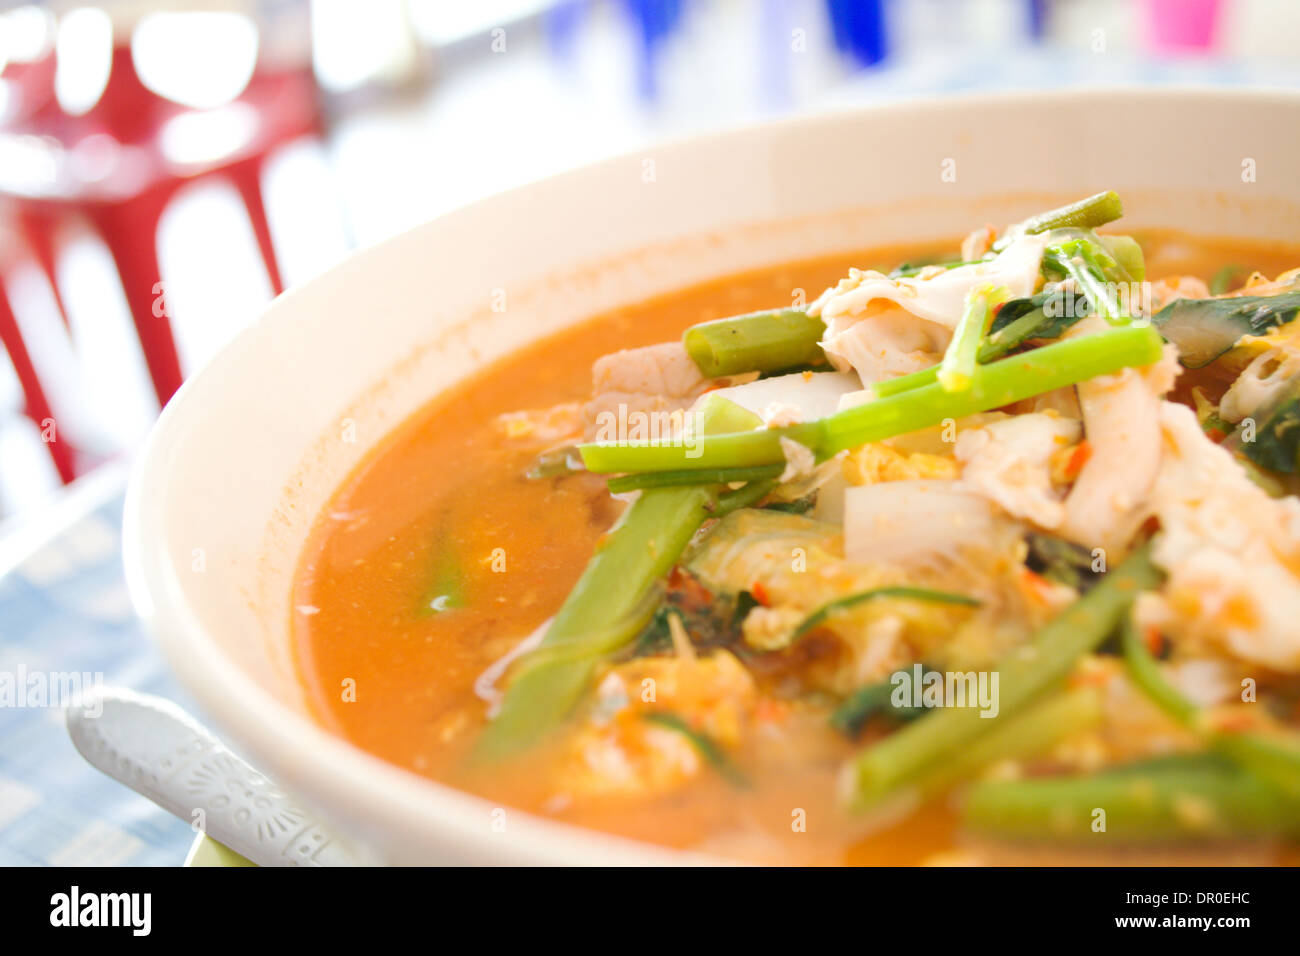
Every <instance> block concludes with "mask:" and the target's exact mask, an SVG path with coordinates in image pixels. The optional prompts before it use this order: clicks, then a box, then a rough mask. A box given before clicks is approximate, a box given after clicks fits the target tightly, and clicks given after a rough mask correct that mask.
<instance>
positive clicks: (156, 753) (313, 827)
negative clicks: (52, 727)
mask: <svg viewBox="0 0 1300 956" xmlns="http://www.w3.org/2000/svg"><path fill="white" fill-rule="evenodd" d="M67 726H68V735H69V736H70V737H71V738H72V743H73V745H74V746H76V748H77V750H78V751H80V752H81V755H82V756H83V757H85V758H86V760H88V761H89V762H90V764H91V765H92V766H94V767H95V768H96V769H98V770H101V771H103V772H104V773H106V774H108V775H109V776H110V777H112V778H113V779H115V780H117V781H119V782H121V783H124V784H126V785H127V786H128V787H130V788H131V789H132V790H134V791H135V792H136V793H139V794H141V795H142V796H145V797H148V798H149V799H150V800H152V801H153V802H154V803H156V804H158V806H160V807H162V808H163V809H164V810H166V811H168V812H169V813H172V814H174V815H175V816H177V817H180V818H181V819H182V820H184V821H185V822H186V823H189V824H190V825H191V826H192V827H193V828H194V830H195V832H202V833H206V834H208V835H209V836H210V837H212V839H214V840H217V841H218V842H220V843H224V844H225V845H226V846H227V847H229V848H230V849H232V850H234V851H235V852H236V853H239V854H240V855H242V856H245V857H247V858H248V859H249V860H252V861H253V862H254V863H257V864H259V865H261V866H347V865H349V864H350V863H351V862H352V861H351V860H350V859H349V858H348V856H347V854H346V853H345V852H344V850H343V848H342V847H341V846H340V845H339V843H338V841H337V840H335V839H334V837H333V836H332V835H331V834H330V833H329V832H328V831H327V830H326V829H325V828H324V827H323V826H321V824H320V823H318V822H317V821H316V820H315V819H314V818H313V817H312V816H311V815H310V814H308V813H307V812H306V811H305V810H303V809H302V808H301V807H299V806H298V805H297V804H296V803H294V802H293V801H292V800H290V799H289V797H288V796H286V795H285V794H284V793H283V792H282V791H281V790H280V789H279V788H277V787H276V786H275V785H274V784H273V783H272V782H271V781H270V780H268V779H267V778H266V777H265V776H263V775H262V774H260V773H258V772H257V771H256V770H254V769H253V768H252V767H251V766H249V765H248V764H247V763H246V762H245V761H244V760H242V759H241V758H239V757H237V756H235V755H234V754H233V753H231V752H230V751H229V750H228V749H226V747H225V745H223V744H222V743H221V741H219V740H217V738H216V737H214V736H213V735H212V733H211V732H210V731H209V730H208V729H207V728H205V727H204V726H203V725H202V724H200V723H199V722H198V721H196V720H195V719H194V718H193V717H191V716H190V715H189V714H187V713H186V712H185V711H183V710H182V709H181V708H180V707H178V706H176V705H175V704H173V703H172V702H171V701H168V700H164V699H162V698H161V697H152V696H149V695H147V694H137V693H135V692H134V691H130V690H126V689H124V688H117V687H97V688H94V689H93V690H90V691H88V692H87V693H85V694H84V695H83V696H82V698H81V699H80V700H78V701H76V702H75V703H73V704H72V705H71V706H69V707H68V709H67Z"/></svg>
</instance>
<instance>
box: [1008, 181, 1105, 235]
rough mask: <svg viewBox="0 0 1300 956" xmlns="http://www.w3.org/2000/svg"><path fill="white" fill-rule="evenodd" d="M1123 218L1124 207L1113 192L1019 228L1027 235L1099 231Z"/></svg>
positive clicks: (1102, 194)
mask: <svg viewBox="0 0 1300 956" xmlns="http://www.w3.org/2000/svg"><path fill="white" fill-rule="evenodd" d="M1122 215H1124V204H1123V203H1122V202H1121V201H1120V198H1119V195H1118V194H1116V192H1115V191H1114V190H1113V189H1108V190H1107V191H1106V192H1104V193H1097V194H1096V195H1093V196H1089V197H1088V198H1087V199H1080V200H1079V201H1078V202H1074V203H1070V204H1069V205H1067V206H1061V207H1060V208H1058V209H1052V210H1049V211H1048V212H1044V213H1039V214H1038V215H1037V216H1031V217H1030V218H1029V219H1026V220H1025V221H1024V222H1022V223H1021V224H1020V229H1021V231H1022V232H1024V233H1025V234H1026V235H1030V236H1032V235H1035V234H1037V233H1040V232H1050V231H1052V230H1053V229H1096V228H1097V227H1098V226H1104V225H1106V223H1108V222H1114V221H1115V220H1116V219H1118V218H1120V217H1121V216H1122Z"/></svg>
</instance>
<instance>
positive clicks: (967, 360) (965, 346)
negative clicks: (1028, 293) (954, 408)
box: [935, 286, 1007, 392]
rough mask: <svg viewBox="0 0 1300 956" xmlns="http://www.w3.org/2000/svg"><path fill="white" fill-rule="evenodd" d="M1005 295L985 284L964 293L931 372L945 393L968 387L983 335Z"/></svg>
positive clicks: (1001, 290)
mask: <svg viewBox="0 0 1300 956" xmlns="http://www.w3.org/2000/svg"><path fill="white" fill-rule="evenodd" d="M1006 298H1007V291H1006V289H1003V288H1000V287H999V288H996V289H994V288H990V287H987V286H985V287H981V288H977V289H973V290H971V292H970V293H969V294H968V295H967V296H966V304H965V307H964V308H963V310H962V315H961V318H960V319H959V320H958V321H957V327H956V329H954V330H953V334H952V341H951V342H949V344H948V348H947V350H946V351H945V352H944V355H943V361H942V362H940V363H939V371H938V372H936V373H935V377H936V379H937V380H938V382H939V385H940V387H942V388H943V390H944V391H945V392H964V391H967V390H968V389H969V388H970V387H971V383H972V382H973V381H974V380H975V371H976V367H977V366H978V364H979V361H978V359H979V353H980V351H981V348H982V346H983V344H984V337H985V336H986V335H987V334H988V330H989V326H990V325H992V324H993V314H994V311H995V310H996V309H997V307H998V306H999V305H1001V304H1002V303H1003V302H1005V301H1006Z"/></svg>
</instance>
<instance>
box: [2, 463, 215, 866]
mask: <svg viewBox="0 0 1300 956" xmlns="http://www.w3.org/2000/svg"><path fill="white" fill-rule="evenodd" d="M121 487H122V482H121V476H120V472H119V473H117V474H116V475H113V476H106V480H100V481H99V482H98V483H97V485H96V486H93V487H91V488H89V489H87V490H88V491H89V492H90V493H91V494H92V495H93V497H94V498H95V499H97V500H92V501H90V502H89V503H88V505H89V507H88V508H84V510H83V509H78V510H82V511H83V513H80V514H78V515H76V516H75V520H73V521H72V522H71V523H69V524H67V526H66V527H64V528H62V529H61V530H59V531H57V532H55V533H54V535H53V536H52V537H47V538H46V539H45V540H44V541H42V542H40V543H39V545H38V546H37V547H35V549H34V550H31V551H30V553H29V554H28V555H27V556H26V557H25V558H22V559H21V560H20V561H19V563H18V564H17V566H16V567H14V568H13V569H12V570H11V571H10V572H9V573H8V574H6V575H5V576H4V577H3V578H0V674H5V673H7V674H12V675H18V674H20V673H25V674H37V675H38V679H40V678H43V677H44V676H45V675H49V674H70V673H75V674H88V675H92V679H102V681H103V682H104V683H106V684H121V685H125V686H128V687H132V688H135V689H136V690H141V691H144V692H146V693H151V694H158V695H160V696H163V697H168V698H171V699H172V700H176V701H178V702H180V703H181V705H182V706H189V705H188V702H187V700H186V697H185V695H184V694H183V693H182V692H181V690H180V688H179V687H178V686H177V684H176V683H175V681H174V680H173V679H172V678H171V676H170V674H169V673H168V672H167V669H166V665H165V664H164V663H163V660H162V657H161V655H160V654H159V653H158V651H157V648H156V647H155V646H154V645H153V644H152V643H151V642H150V640H149V639H148V638H147V637H146V636H145V635H144V633H143V631H142V630H141V628H140V624H139V622H138V621H137V620H136V618H135V614H134V613H133V611H132V609H131V603H130V601H129V599H128V598H127V592H126V583H125V582H124V580H123V577H122V561H121V556H120V551H121V534H120V528H121V522H122V493H121ZM68 506H69V507H73V508H77V503H76V502H75V501H70V502H69V503H68ZM16 702H17V703H21V704H23V706H0V865H3V866H14V865H20V866H22V865H66V864H84V865H116V864H132V865H161V864H169V865H170V864H176V863H179V862H181V861H182V860H183V859H184V857H185V851H186V849H187V847H188V846H189V844H190V843H191V841H192V840H193V838H194V834H193V832H192V831H191V830H190V827H189V825H188V824H186V823H185V822H184V821H182V820H178V819H176V818H175V817H173V816H171V815H170V814H167V813H165V812H163V811H162V810H160V809H159V808H158V807H156V806H154V805H153V804H152V803H150V802H149V801H147V800H145V799H144V798H143V797H140V796H138V795H137V794H135V793H134V792H133V791H131V790H128V789H127V788H125V787H123V786H121V785H120V784H118V783H116V782H114V781H113V780H111V779H109V778H108V777H106V776H104V775H102V774H100V773H99V772H98V771H95V770H93V769H91V767H90V766H89V765H88V764H86V763H85V762H84V761H83V760H82V759H81V757H80V755H79V754H78V753H77V752H76V750H75V749H73V746H72V743H71V741H70V740H69V739H68V735H67V733H66V732H65V730H64V726H63V711H62V709H61V708H60V707H58V706H44V707H41V706H28V705H30V704H33V703H36V704H39V703H41V701H40V699H39V698H37V697H33V696H30V695H29V696H27V697H26V698H21V697H20V698H18V700H17V701H16Z"/></svg>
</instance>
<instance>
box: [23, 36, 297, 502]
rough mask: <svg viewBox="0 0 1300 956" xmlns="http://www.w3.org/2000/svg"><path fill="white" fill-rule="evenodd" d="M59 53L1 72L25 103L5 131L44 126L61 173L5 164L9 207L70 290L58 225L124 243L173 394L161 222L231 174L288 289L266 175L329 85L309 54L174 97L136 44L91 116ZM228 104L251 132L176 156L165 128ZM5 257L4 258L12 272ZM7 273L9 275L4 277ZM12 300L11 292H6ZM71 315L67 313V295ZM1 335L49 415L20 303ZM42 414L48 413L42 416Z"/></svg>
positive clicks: (119, 57) (175, 369)
mask: <svg viewBox="0 0 1300 956" xmlns="http://www.w3.org/2000/svg"><path fill="white" fill-rule="evenodd" d="M54 65H55V64H54V54H53V53H50V54H49V55H48V56H47V57H45V58H44V59H42V60H41V61H38V62H35V63H31V64H19V65H11V66H10V67H9V68H8V69H6V71H5V72H4V73H3V74H0V81H4V82H7V83H10V84H11V90H13V93H12V94H11V96H10V97H9V100H10V102H15V101H16V104H17V106H16V109H15V110H13V112H12V113H11V115H10V116H9V117H8V118H7V120H6V122H5V123H4V124H3V125H0V137H33V138H29V139H25V140H22V142H24V143H27V144H43V146H42V148H44V149H46V150H48V157H49V163H48V164H47V168H50V169H54V170H55V171H56V172H55V175H54V176H53V177H52V178H49V177H40V176H28V178H26V179H22V178H20V174H19V173H17V172H15V171H14V170H6V169H4V168H0V209H3V210H5V211H7V213H8V215H7V217H6V218H7V219H8V220H9V222H7V223H4V224H3V225H0V228H5V227H7V228H12V229H13V230H14V231H15V232H16V233H17V235H18V236H19V238H20V240H21V241H20V246H22V247H25V249H26V250H27V252H28V254H29V255H30V257H31V259H32V261H34V263H35V264H36V265H37V266H38V267H39V268H40V269H41V270H42V271H43V272H44V273H45V275H46V277H47V279H48V280H49V283H50V286H51V288H53V289H54V290H55V295H56V300H57V297H58V283H57V281H56V279H55V270H54V263H55V257H56V235H57V233H58V231H59V230H60V229H61V228H62V227H63V225H64V224H65V223H66V222H68V221H70V220H72V219H74V218H80V219H83V220H85V221H88V222H89V223H90V224H91V225H92V226H93V227H94V229H95V230H96V231H97V232H98V233H99V235H100V236H101V238H102V239H103V241H104V243H105V245H106V246H107V247H108V249H109V251H110V253H111V254H112V257H113V260H114V263H115V264H116V267H117V270H118V273H119V276H120V278H121V282H122V288H123V290H124V292H125V295H126V300H127V305H128V307H129V309H130V312H131V316H132V319H133V321H134V324H135V328H136V332H137V335H138V336H139V339H140V345H141V348H142V351H143V353H144V358H145V362H146V365H147V367H148V370H149V375H150V378H151V380H152V383H153V387H154V391H155V393H156V394H157V396H158V401H159V403H160V404H165V403H166V402H167V400H168V399H169V398H170V397H171V396H172V394H173V393H174V392H175V391H176V389H177V388H179V387H180V384H181V379H182V373H181V367H180V359H179V356H178V354H177V351H176V344H175V341H174V339H173V336H172V330H171V326H170V323H169V321H168V318H167V316H166V314H165V310H163V309H159V308H157V307H156V304H157V303H158V302H159V293H160V289H161V286H160V283H161V281H162V279H161V275H160V270H159V265H158V252H157V231H158V223H159V220H160V219H161V217H162V214H163V211H164V209H165V208H166V207H167V205H168V203H169V202H170V201H171V200H172V198H173V197H174V196H175V194H176V193H177V191H178V190H180V189H181V188H182V187H184V186H185V185H187V184H189V183H192V182H194V181H196V180H199V179H201V178H204V177H211V176H219V177H222V178H224V179H226V180H228V181H229V182H230V183H231V184H232V185H233V186H234V188H235V189H236V190H237V191H238V193H239V195H240V197H241V198H242V200H243V203H244V205H245V207H246V208H247V211H248V216H249V219H250V220H251V222H252V226H253V233H254V235H255V237H256V239H257V244H258V248H259V251H260V253H261V257H262V261H263V263H264V264H265V267H266V271H267V274H268V277H269V278H270V284H271V288H272V289H273V291H274V292H275V293H277V294H278V293H279V292H281V291H283V282H282V280H281V277H280V269H279V266H278V264H277V262H276V257H275V249H274V246H273V244H272V241H271V232H270V228H269V225H268V223H267V218H266V208H265V205H264V202H263V197H262V188H261V175H262V170H263V167H264V166H265V164H266V161H267V159H268V157H269V156H270V155H271V153H272V152H274V151H275V150H276V149H277V148H278V147H280V146H282V145H285V144H287V143H289V142H291V141H294V140H297V139H300V138H302V137H307V136H319V135H321V133H322V123H321V112H320V109H319V104H318V101H317V89H316V84H315V80H314V77H313V76H312V74H311V69H310V66H309V65H304V66H302V67H301V68H296V69H263V68H259V69H257V70H255V71H254V74H253V77H252V79H251V80H250V81H249V83H248V85H247V86H246V87H245V89H244V90H243V92H242V93H240V95H239V96H238V97H237V98H236V99H234V100H233V101H232V102H231V103H228V104H226V105H224V106H220V107H216V108H214V109H212V110H194V109H191V108H189V107H186V106H182V105H180V104H177V103H174V102H172V101H170V100H167V99H164V98H162V97H160V96H158V95H157V94H155V93H153V92H152V91H150V90H149V89H147V88H146V87H145V86H144V84H143V83H142V82H141V80H140V78H139V76H138V74H137V72H136V69H135V64H134V63H133V60H132V54H131V49H130V46H129V44H125V43H123V44H119V45H118V46H116V47H115V49H114V50H113V53H112V61H111V71H110V73H109V78H108V82H107V84H106V86H105V88H104V90H103V93H102V95H101V96H100V98H99V100H98V101H97V102H96V103H95V105H94V106H93V107H92V108H91V109H90V110H89V111H88V112H87V113H85V114H83V115H81V116H70V115H68V114H67V113H65V112H64V111H63V110H62V109H61V107H60V106H59V104H58V101H57V99H56V98H55V95H54ZM221 111H228V112H229V111H238V112H239V113H240V114H242V116H243V118H244V119H246V120H249V122H248V123H246V124H245V128H246V129H247V135H246V136H245V137H243V139H242V140H241V141H239V142H231V143H230V144H229V148H227V149H226V150H225V151H223V152H221V153H220V154H219V155H217V156H215V157H214V158H209V159H206V160H204V161H203V162H197V163H190V162H185V161H183V160H182V159H180V158H178V157H176V156H174V155H168V153H167V150H166V147H165V138H164V131H165V130H167V128H168V124H169V123H171V122H173V121H175V120H177V119H178V118H182V117H185V118H191V119H192V118H194V117H196V116H197V117H198V118H200V119H201V118H203V117H205V116H206V117H208V118H218V117H217V116H216V114H218V113H220V112H221ZM79 157H80V158H82V159H85V158H87V157H93V163H91V164H90V165H91V166H92V167H93V168H94V169H95V175H94V176H93V178H90V177H87V176H85V175H82V174H79V173H78V171H77V170H78V169H84V168H85V167H86V165H87V164H86V163H84V162H83V163H78V162H73V161H70V160H74V159H77V158H79ZM3 269H4V264H3V263H0V273H2V272H3ZM3 278H4V277H3V274H0V282H2V281H3ZM0 301H4V300H3V296H0ZM58 306H59V309H60V310H61V312H62V315H63V319H64V321H65V323H66V321H67V313H66V310H63V304H62V302H61V301H58ZM0 337H2V338H3V341H4V345H5V348H6V349H7V350H8V351H9V354H10V357H11V359H12V361H13V364H14V366H15V368H16V369H17V370H18V373H19V380H20V382H21V384H22V388H23V392H24V396H25V399H26V405H27V413H28V414H29V415H31V416H32V417H34V418H37V417H38V416H39V418H43V417H46V416H48V414H49V403H48V401H46V398H45V395H44V394H43V393H42V392H41V389H40V383H39V382H38V381H37V379H36V375H35V371H34V369H33V368H32V367H31V362H30V359H29V357H28V354H27V350H26V349H25V348H24V346H23V343H22V337H21V335H20V334H19V329H18V326H17V324H16V323H15V322H14V319H13V314H12V310H11V309H10V308H9V307H8V304H7V303H6V304H5V305H4V306H3V307H2V308H0ZM39 418H38V420H39ZM57 444H58V443H57V442H56V443H51V448H50V450H51V454H52V455H53V456H54V458H55V463H56V465H57V466H58V469H59V474H60V475H61V476H63V478H64V480H65V481H66V480H69V478H70V477H71V476H72V472H73V470H74V468H73V458H72V456H71V455H69V454H67V453H66V452H65V450H63V449H59V448H56V447H55V446H56V445H57Z"/></svg>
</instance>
